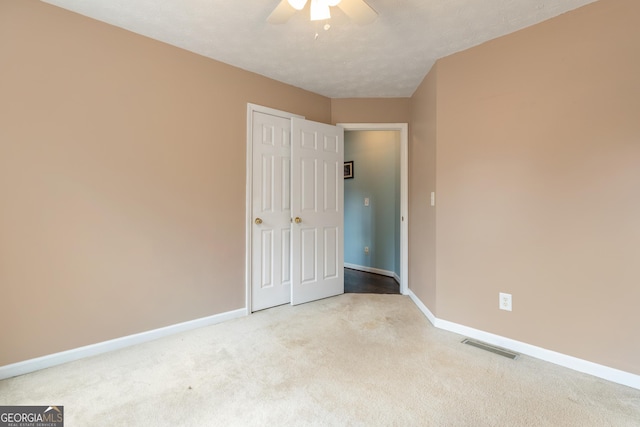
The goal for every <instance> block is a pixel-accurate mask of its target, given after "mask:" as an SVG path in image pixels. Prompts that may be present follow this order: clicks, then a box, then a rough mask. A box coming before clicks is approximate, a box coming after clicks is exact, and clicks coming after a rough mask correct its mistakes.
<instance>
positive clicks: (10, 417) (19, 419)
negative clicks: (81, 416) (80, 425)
mask: <svg viewBox="0 0 640 427" xmlns="http://www.w3.org/2000/svg"><path fill="white" fill-rule="evenodd" d="M0 427H64V406H60V405H58V406H0Z"/></svg>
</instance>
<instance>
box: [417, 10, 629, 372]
mask: <svg viewBox="0 0 640 427" xmlns="http://www.w3.org/2000/svg"><path fill="white" fill-rule="evenodd" d="M638 16H640V2H637V1H636V0H606V1H599V2H596V3H593V4H591V5H589V6H586V7H583V8H581V9H578V10H575V11H573V12H570V13H567V14H565V15H562V16H560V17H557V18H555V19H552V20H549V21H546V22H544V23H542V24H539V25H536V26H533V27H530V28H528V29H525V30H523V31H519V32H517V33H514V34H511V35H509V36H506V37H502V38H500V39H497V40H494V41H491V42H489V43H486V44H484V45H481V46H479V47H476V48H473V49H470V50H467V51H465V52H462V53H459V54H456V55H453V56H450V57H447V58H444V59H442V60H440V61H439V62H438V66H437V77H436V78H437V83H436V91H437V95H436V97H437V101H436V102H437V111H436V122H437V143H436V149H437V165H436V166H437V176H436V178H437V186H436V190H437V207H436V213H437V226H436V232H437V239H436V249H437V272H436V275H437V276H436V280H437V281H436V283H437V295H436V303H435V305H434V306H433V307H432V308H435V310H436V311H437V315H438V317H439V318H442V319H446V320H450V321H453V322H456V323H459V324H463V325H468V326H471V327H474V328H478V329H481V330H484V331H489V332H492V333H495V334H498V335H502V336H506V337H510V338H513V339H516V340H519V341H524V342H527V343H530V344H533V345H536V346H540V347H543V348H548V349H551V350H555V351H558V352H561V353H564V354H569V355H572V356H576V357H579V358H582V359H586V360H590V361H593V362H596V363H600V364H604V365H607V366H611V367H614V368H618V369H622V370H625V371H628V372H632V373H635V374H640V342H639V341H638V340H637V339H636V336H637V331H638V325H639V324H640V311H639V310H638V301H640V286H639V284H640V264H639V263H638V253H639V252H638V248H640V222H639V218H640V197H639V195H640V193H639V191H638V190H639V188H640V120H639V117H640V79H638V76H640V55H638V52H640V26H638V25H637V17H638ZM426 84H429V82H428V81H427V83H426ZM414 101H415V102H414V120H413V121H412V126H413V127H414V132H415V129H418V128H421V127H424V128H426V127H428V126H429V123H430V122H431V121H432V120H433V114H432V113H430V112H429V108H430V106H431V100H430V98H429V97H428V96H426V97H425V96H423V95H422V94H421V92H418V93H417V95H416V97H414ZM417 108H422V110H423V111H424V113H419V112H417V111H416V110H415V109H417ZM417 114H419V116H420V117H417ZM428 140H429V137H428V136H425V137H422V138H421V140H420V141H414V146H412V149H413V150H414V152H416V153H418V152H419V153H420V155H421V156H422V157H423V158H424V159H428V157H429V155H428V154H427V153H426V152H420V151H418V149H417V148H416V146H417V145H418V144H424V143H425V141H428ZM427 143H428V142H427ZM414 161H419V160H417V159H414ZM412 174H414V175H412V176H415V174H416V172H415V171H414V172H412ZM413 183H414V186H413V187H412V201H413V202H414V206H415V199H416V198H417V197H419V196H418V195H417V194H416V191H417V190H416V188H415V181H414V182H413ZM417 222H420V218H416V216H415V215H414V216H413V217H412V218H411V224H416V223H417ZM412 234H413V233H412ZM425 235H426V234H425ZM415 256H416V255H415V254H412V257H415ZM416 270H417V269H416V267H415V266H414V267H413V270H412V271H416ZM410 279H411V281H412V285H415V286H422V287H420V288H418V289H419V290H420V291H421V292H423V294H424V295H425V298H426V300H427V301H428V302H429V303H430V304H433V302H432V293H429V290H430V288H429V287H427V288H426V289H423V287H424V285H423V284H422V283H423V282H424V283H430V280H431V279H430V278H429V277H428V275H427V273H425V272H418V273H416V274H414V275H412V276H411V277H410ZM416 282H418V283H416ZM498 292H508V293H511V294H513V312H506V311H500V310H498Z"/></svg>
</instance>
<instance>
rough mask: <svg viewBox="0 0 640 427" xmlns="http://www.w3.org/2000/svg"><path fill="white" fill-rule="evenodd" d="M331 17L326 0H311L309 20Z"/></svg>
mask: <svg viewBox="0 0 640 427" xmlns="http://www.w3.org/2000/svg"><path fill="white" fill-rule="evenodd" d="M329 18H331V11H330V10H329V5H328V4H327V1H326V0H311V20H312V21H322V20H324V19H329Z"/></svg>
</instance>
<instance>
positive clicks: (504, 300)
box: [498, 292, 513, 311]
mask: <svg viewBox="0 0 640 427" xmlns="http://www.w3.org/2000/svg"><path fill="white" fill-rule="evenodd" d="M498 304H499V305H498V306H499V307H500V310H507V311H512V308H513V307H512V301H511V294H505V293H503V292H500V300H499V302H498Z"/></svg>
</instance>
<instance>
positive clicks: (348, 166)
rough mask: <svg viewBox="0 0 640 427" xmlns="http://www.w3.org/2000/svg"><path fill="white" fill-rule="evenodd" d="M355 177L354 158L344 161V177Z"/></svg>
mask: <svg viewBox="0 0 640 427" xmlns="http://www.w3.org/2000/svg"><path fill="white" fill-rule="evenodd" d="M349 178H353V160H351V161H350V162H344V179H349Z"/></svg>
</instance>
